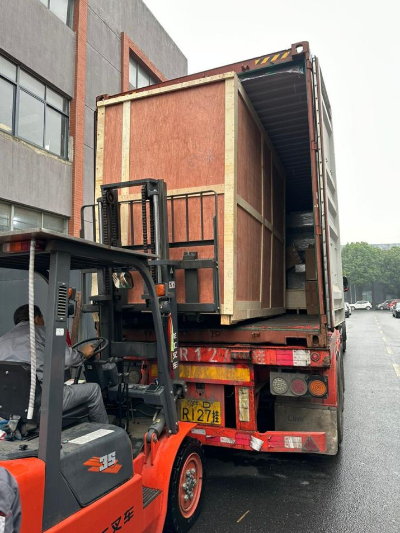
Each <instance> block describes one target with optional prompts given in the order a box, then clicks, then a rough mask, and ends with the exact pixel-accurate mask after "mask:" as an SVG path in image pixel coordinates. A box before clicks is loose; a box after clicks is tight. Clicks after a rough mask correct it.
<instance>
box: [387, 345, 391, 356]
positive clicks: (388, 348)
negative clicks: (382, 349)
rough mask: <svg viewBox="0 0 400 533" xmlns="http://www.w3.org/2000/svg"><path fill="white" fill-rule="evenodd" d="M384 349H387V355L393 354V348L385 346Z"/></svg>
mask: <svg viewBox="0 0 400 533" xmlns="http://www.w3.org/2000/svg"><path fill="white" fill-rule="evenodd" d="M386 350H387V353H388V354H389V355H393V350H392V348H390V347H389V346H386Z"/></svg>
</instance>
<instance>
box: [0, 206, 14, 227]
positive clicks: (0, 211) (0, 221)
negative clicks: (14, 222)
mask: <svg viewBox="0 0 400 533" xmlns="http://www.w3.org/2000/svg"><path fill="white" fill-rule="evenodd" d="M10 222H11V206H10V205H9V204H2V203H0V231H9V230H10Z"/></svg>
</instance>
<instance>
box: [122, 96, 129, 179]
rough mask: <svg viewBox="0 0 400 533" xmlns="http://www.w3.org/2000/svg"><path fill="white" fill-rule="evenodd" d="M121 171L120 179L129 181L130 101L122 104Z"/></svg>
mask: <svg viewBox="0 0 400 533" xmlns="http://www.w3.org/2000/svg"><path fill="white" fill-rule="evenodd" d="M122 108H123V109H122V156H121V157H122V172H121V181H129V155H130V154H129V149H130V138H131V103H130V102H129V101H127V102H124V103H123V104H122Z"/></svg>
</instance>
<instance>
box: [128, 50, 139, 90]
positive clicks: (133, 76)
mask: <svg viewBox="0 0 400 533" xmlns="http://www.w3.org/2000/svg"><path fill="white" fill-rule="evenodd" d="M137 70H138V64H137V63H136V61H135V60H134V59H133V57H132V56H130V58H129V89H131V90H132V89H136V88H137Z"/></svg>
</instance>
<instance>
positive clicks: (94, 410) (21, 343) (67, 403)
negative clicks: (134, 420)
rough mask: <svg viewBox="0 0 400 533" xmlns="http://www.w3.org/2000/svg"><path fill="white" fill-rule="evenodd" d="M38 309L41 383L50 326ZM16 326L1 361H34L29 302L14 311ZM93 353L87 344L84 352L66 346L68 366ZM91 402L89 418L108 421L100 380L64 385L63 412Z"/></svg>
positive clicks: (4, 340) (0, 341)
mask: <svg viewBox="0 0 400 533" xmlns="http://www.w3.org/2000/svg"><path fill="white" fill-rule="evenodd" d="M34 309H35V313H34V316H35V337H36V374H37V377H38V379H39V381H40V382H42V381H43V367H44V346H45V338H46V329H45V327H44V319H43V315H42V313H41V311H40V309H39V307H38V306H37V305H35V307H34ZM14 324H15V326H14V327H13V328H12V329H11V330H10V331H9V332H8V333H6V334H5V335H3V336H2V337H0V361H9V362H18V363H28V364H30V361H31V351H30V338H29V305H28V304H26V305H23V306H21V307H19V308H18V309H17V310H16V311H15V313H14ZM92 354H93V346H92V345H90V344H89V345H87V346H85V347H83V348H82V349H81V350H80V351H78V350H74V349H73V348H70V347H69V346H68V345H67V344H66V345H65V366H66V367H71V366H78V365H80V364H81V363H82V362H83V360H84V359H88V358H89V357H91V356H92ZM82 404H87V406H88V410H89V420H90V421H91V422H99V423H101V424H108V418H107V412H106V409H105V407H104V403H103V398H102V395H101V390H100V387H99V385H98V384H97V383H82V384H77V385H64V391H63V411H68V410H70V409H74V408H75V407H77V406H78V405H82Z"/></svg>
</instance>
